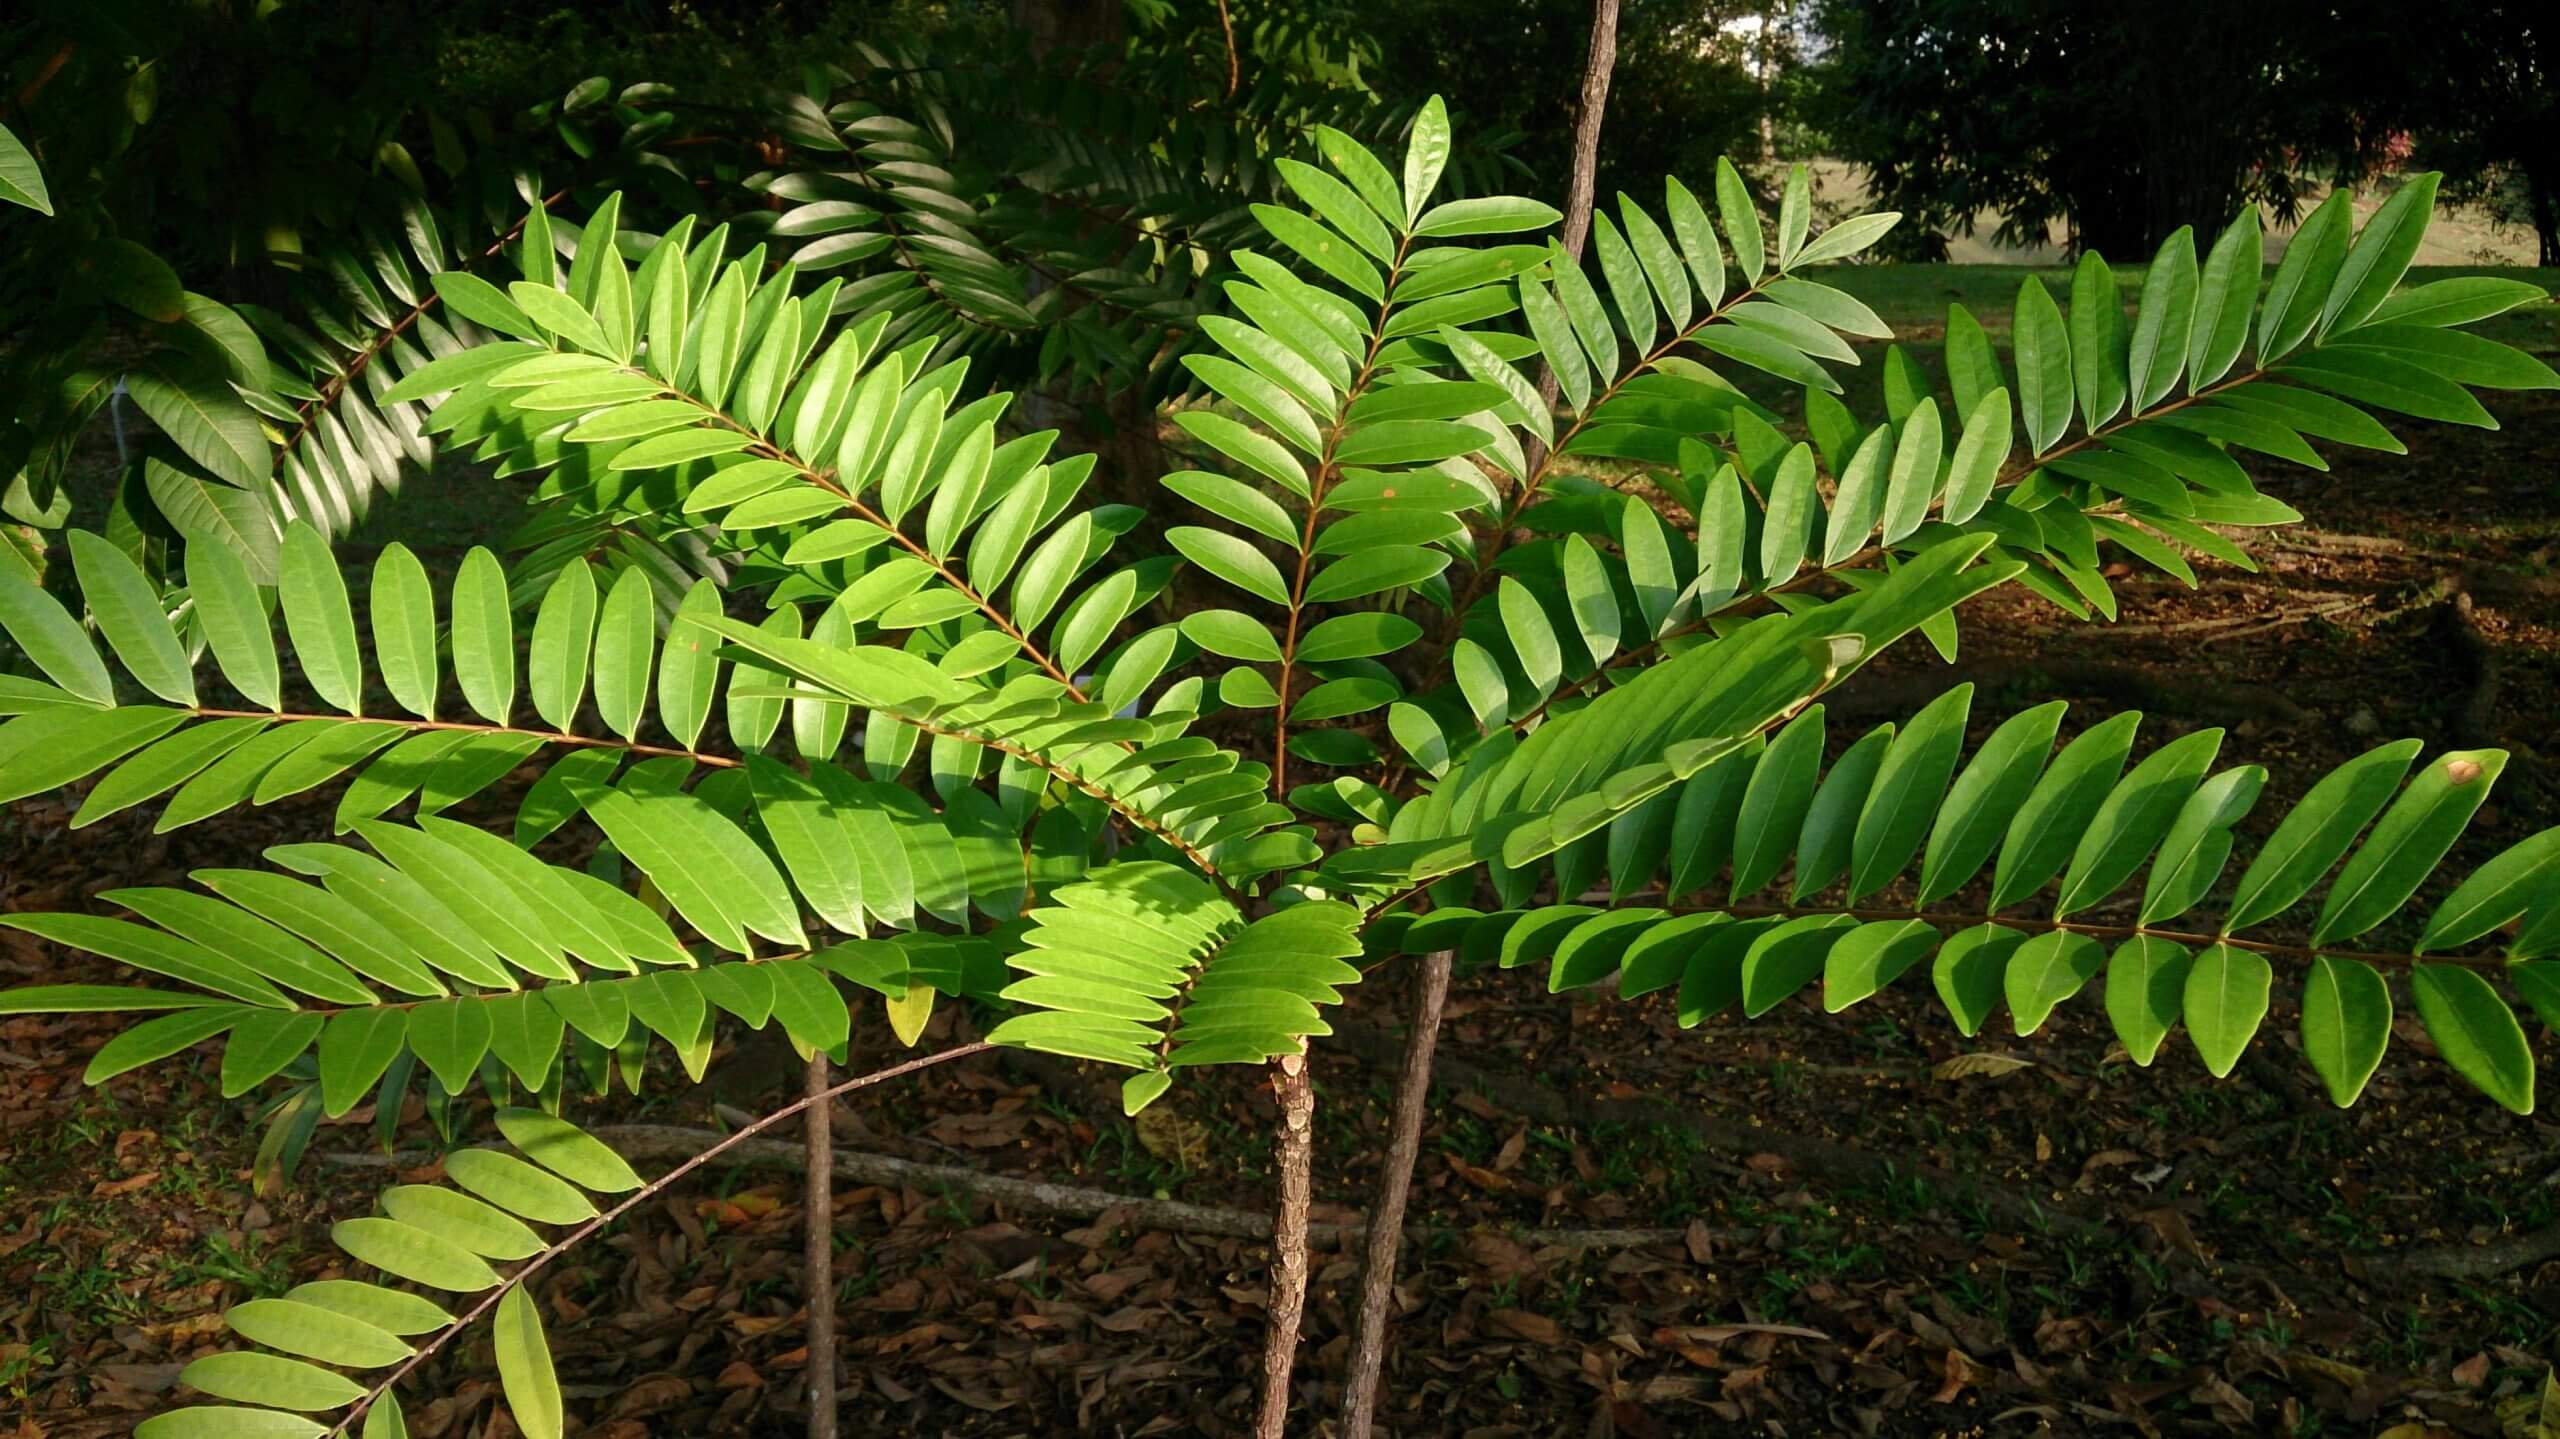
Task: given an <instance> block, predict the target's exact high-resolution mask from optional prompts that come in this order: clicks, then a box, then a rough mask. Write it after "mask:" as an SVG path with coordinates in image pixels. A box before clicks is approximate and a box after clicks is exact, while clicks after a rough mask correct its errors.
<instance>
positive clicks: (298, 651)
mask: <svg viewBox="0 0 2560 1439" xmlns="http://www.w3.org/2000/svg"><path fill="white" fill-rule="evenodd" d="M277 565H278V573H279V575H280V582H279V584H278V586H277V597H278V599H279V600H280V601H281V602H282V605H283V609H284V627H285V633H287V634H288V635H291V636H292V637H293V649H294V655H295V657H296V658H298V659H299V660H301V661H302V675H303V678H304V679H306V680H309V681H310V682H311V687H312V688H313V689H314V690H317V691H319V694H320V698H321V699H323V700H325V701H327V702H328V703H330V704H332V705H334V706H336V707H337V708H339V709H342V710H344V711H346V712H347V713H348V714H351V715H352V714H361V713H363V709H362V707H361V704H360V700H361V697H362V694H363V691H364V657H363V655H362V654H360V653H359V652H358V651H357V649H356V621H355V615H354V613H353V611H352V610H350V609H349V608H348V605H347V582H346V580H345V578H344V577H343V576H341V575H340V574H339V573H338V562H337V560H336V559H335V558H334V557H333V556H332V555H331V554H330V553H329V542H328V541H327V540H326V539H324V538H322V536H321V534H320V532H319V531H318V530H315V529H313V528H312V527H311V526H309V525H306V524H302V523H299V522H296V523H294V524H291V525H288V526H286V527H285V532H284V549H283V551H282V552H281V555H280V558H279V559H278V561H277Z"/></svg>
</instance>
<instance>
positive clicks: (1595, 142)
mask: <svg viewBox="0 0 2560 1439" xmlns="http://www.w3.org/2000/svg"><path fill="white" fill-rule="evenodd" d="M1617 64H1618V0H1591V44H1590V46H1589V49H1588V52H1587V54H1586V55H1585V56H1584V59H1583V65H1582V102H1581V103H1580V104H1579V105H1578V106H1576V107H1575V109H1574V114H1573V176H1572V178H1571V179H1570V180H1569V181H1567V183H1566V187H1565V195H1564V233H1563V234H1562V235H1561V236H1560V237H1559V238H1560V239H1561V240H1562V241H1563V243H1564V250H1565V253H1566V254H1568V255H1571V256H1572V257H1573V258H1574V259H1575V260H1577V261H1578V260H1580V259H1581V258H1582V242H1583V241H1584V240H1585V239H1587V238H1588V237H1589V236H1590V234H1591V200H1592V193H1593V191H1595V190H1596V189H1597V188H1598V187H1599V183H1600V121H1601V119H1602V117H1604V116H1605V115H1607V114H1608V111H1609V72H1610V71H1612V70H1614V69H1616V68H1617ZM1538 403H1540V404H1542V405H1545V406H1546V407H1548V408H1549V409H1553V408H1555V403H1556V372H1555V371H1554V370H1553V369H1551V368H1548V367H1546V366H1540V367H1539V370H1538ZM1528 458H1529V468H1530V469H1531V470H1533V471H1534V470H1535V469H1536V468H1537V467H1538V462H1539V461H1541V460H1543V459H1544V458H1546V446H1544V445H1541V444H1539V443H1538V442H1537V440H1536V439H1534V438H1532V439H1531V440H1530V441H1529V443H1528ZM1501 538H1502V537H1501V536H1500V535H1496V536H1495V537H1494V539H1495V544H1496V546H1497V548H1498V547H1499V545H1500V542H1501ZM1490 558H1491V556H1490V555H1488V556H1487V559H1488V560H1489V559H1490Z"/></svg>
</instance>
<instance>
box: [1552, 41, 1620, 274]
mask: <svg viewBox="0 0 2560 1439" xmlns="http://www.w3.org/2000/svg"><path fill="white" fill-rule="evenodd" d="M1617 64H1618V0H1592V4H1591V45H1590V47H1589V49H1588V51H1587V52H1586V53H1585V55H1584V57H1583V62H1582V103H1581V105H1580V106H1578V107H1577V108H1576V109H1575V111H1574V116H1573V180H1572V182H1571V185H1570V187H1569V188H1568V189H1567V190H1566V191H1565V200H1564V248H1565V253H1566V254H1569V255H1571V256H1573V257H1574V258H1575V259H1577V260H1579V259H1581V258H1582V242H1583V240H1584V239H1586V238H1587V237H1588V236H1589V235H1590V234H1591V200H1592V192H1593V191H1594V190H1595V189H1596V188H1597V187H1598V185H1599V181H1600V121H1601V118H1602V117H1603V116H1605V115H1606V114H1607V113H1608V110H1609V72H1610V71H1612V70H1614V69H1616V68H1617Z"/></svg>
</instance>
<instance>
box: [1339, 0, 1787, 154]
mask: <svg viewBox="0 0 2560 1439" xmlns="http://www.w3.org/2000/svg"><path fill="white" fill-rule="evenodd" d="M1771 8H1772V7H1770V6H1768V5H1765V4H1757V3H1750V0H1625V3H1624V4H1623V5H1622V7H1621V8H1620V11H1619V17H1618V61H1617V66H1616V70H1615V72H1614V73H1615V78H1614V79H1613V80H1612V82H1611V84H1610V88H1609V109H1608V127H1607V141H1606V143H1604V144H1603V145H1602V146H1601V147H1600V156H1601V162H1600V177H1599V185H1598V190H1597V193H1598V195H1599V197H1600V199H1601V202H1602V203H1603V204H1609V203H1612V201H1611V197H1613V196H1614V195H1616V194H1617V192H1618V191H1619V190H1620V189H1622V188H1632V187H1633V184H1634V180H1635V178H1636V177H1644V178H1646V179H1648V180H1652V181H1654V182H1655V183H1659V178H1658V177H1660V176H1662V175H1666V174H1670V175H1678V176H1680V177H1681V178H1682V179H1684V180H1686V181H1689V182H1691V183H1692V184H1693V185H1694V184H1696V183H1698V182H1700V181H1702V180H1707V179H1711V178H1712V176H1713V173H1714V164H1715V158H1716V156H1718V155H1721V154H1726V153H1731V154H1733V155H1735V156H1737V157H1739V156H1746V155H1751V154H1756V153H1757V152H1758V150H1759V142H1758V140H1757V138H1756V137H1755V136H1754V134H1753V131H1754V128H1755V127H1756V126H1757V125H1758V124H1759V121H1760V116H1761V113H1762V110H1763V108H1764V107H1763V97H1762V93H1761V87H1760V81H1759V78H1758V77H1757V76H1756V75H1755V74H1754V72H1753V70H1752V68H1751V65H1750V62H1751V60H1752V58H1753V57H1752V56H1751V55H1750V54H1749V53H1747V44H1748V42H1747V41H1746V40H1744V39H1741V38H1738V37H1736V36H1733V35H1730V34H1728V33H1727V31H1726V26H1727V25H1728V23H1729V22H1732V21H1734V20H1738V19H1743V18H1747V17H1756V16H1759V15H1762V14H1764V13H1766V12H1768V11H1769V10H1770V9H1771ZM1776 8H1780V9H1783V8H1785V7H1783V6H1781V7H1776ZM1374 24H1375V26H1376V33H1377V36H1378V42H1379V50H1380V63H1379V65H1378V67H1377V71H1376V78H1377V79H1378V82H1379V83H1380V84H1382V85H1392V86H1393V87H1394V89H1395V90H1396V91H1397V92H1398V93H1403V92H1412V93H1416V94H1431V93H1438V94H1446V95H1448V96H1449V97H1450V103H1451V107H1452V108H1453V109H1454V110H1455V111H1456V112H1458V113H1459V114H1461V115H1463V116H1466V117H1468V119H1469V120H1470V121H1471V123H1472V124H1473V126H1474V127H1475V128H1476V129H1477V130H1478V131H1479V132H1483V133H1491V132H1495V131H1509V132H1516V133H1518V134H1519V136H1520V140H1519V143H1518V144H1517V145H1515V146H1513V147H1511V153H1512V154H1514V155H1515V156H1517V157H1518V159H1519V160H1520V162H1521V163H1522V164H1523V165H1524V166H1525V167H1526V168H1527V170H1528V172H1529V174H1528V177H1527V184H1526V186H1525V188H1527V189H1528V190H1529V191H1530V192H1531V193H1534V194H1537V195H1540V196H1543V197H1544V198H1546V199H1549V200H1561V198H1562V196H1563V194H1564V186H1565V179H1566V176H1567V174H1568V173H1569V172H1570V170H1571V169H1572V156H1571V148H1572V140H1573V122H1574V110H1575V107H1576V105H1577V104H1578V103H1579V92H1580V88H1581V83H1582V65H1581V62H1582V56H1583V52H1584V49H1585V47H1586V46H1587V45H1588V44H1589V36H1590V29H1591V0H1503V3H1499V4H1493V3H1487V0H1399V3H1394V4H1385V5H1380V6H1379V7H1377V11H1376V15H1375V20H1374Z"/></svg>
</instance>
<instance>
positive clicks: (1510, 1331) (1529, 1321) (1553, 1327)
mask: <svg viewBox="0 0 2560 1439" xmlns="http://www.w3.org/2000/svg"><path fill="white" fill-rule="evenodd" d="M1484 1327H1485V1328H1486V1329H1488V1330H1490V1331H1492V1332H1493V1333H1495V1334H1499V1335H1501V1336H1503V1337H1504V1338H1506V1339H1525V1340H1527V1341H1529V1342H1530V1343H1532V1344H1545V1345H1550V1346H1554V1345H1561V1344H1563V1343H1564V1342H1565V1338H1564V1326H1563V1325H1560V1324H1558V1323H1556V1322H1555V1321H1554V1320H1552V1319H1549V1318H1548V1317H1547V1316H1545V1315H1543V1314H1533V1313H1531V1312H1529V1311H1528V1310H1526V1309H1496V1310H1493V1311H1491V1312H1489V1313H1487V1314H1486V1315H1485V1316H1484Z"/></svg>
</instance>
